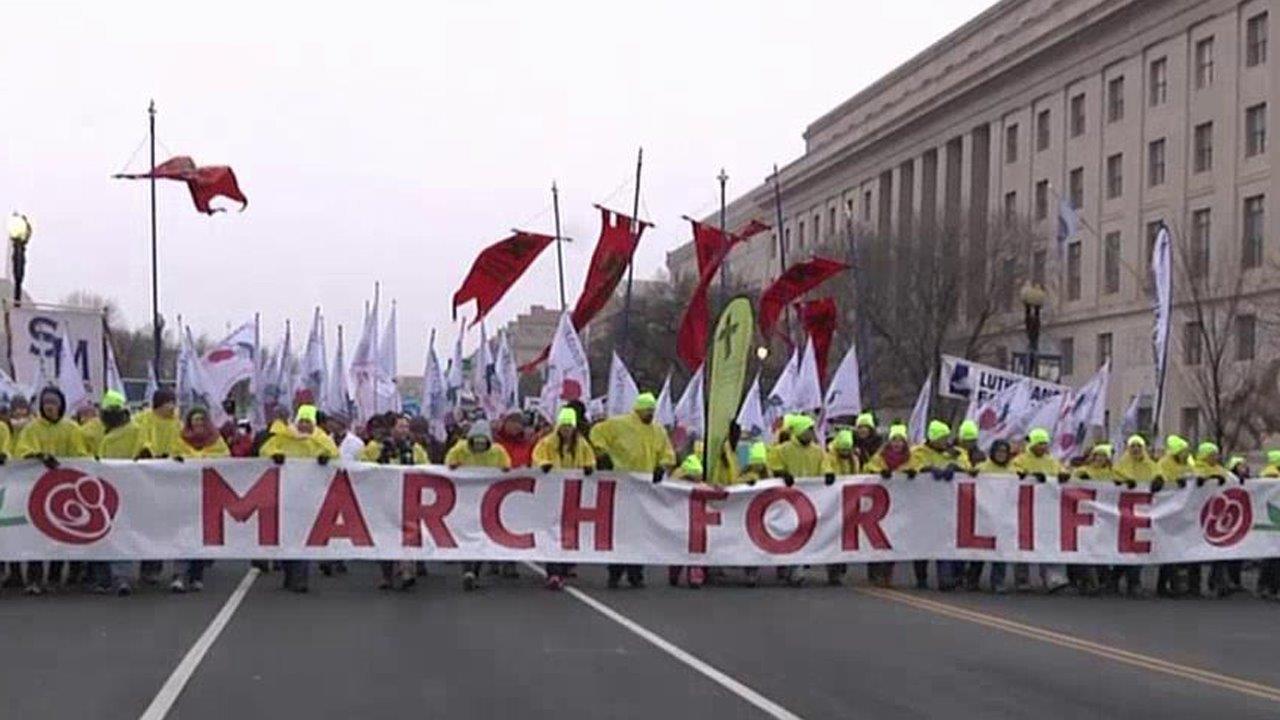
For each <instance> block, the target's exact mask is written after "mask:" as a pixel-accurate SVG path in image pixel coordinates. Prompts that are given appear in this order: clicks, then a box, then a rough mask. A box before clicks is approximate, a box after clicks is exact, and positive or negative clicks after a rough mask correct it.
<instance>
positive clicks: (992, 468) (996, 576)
mask: <svg viewBox="0 0 1280 720" xmlns="http://www.w3.org/2000/svg"><path fill="white" fill-rule="evenodd" d="M987 450H988V452H987V453H986V459H984V460H983V461H982V462H980V463H978V466H977V467H976V468H975V470H977V471H978V475H979V476H982V475H1013V474H1014V472H1013V466H1012V463H1013V449H1012V447H1011V446H1010V445H1009V441H1008V440H993V441H992V442H991V446H990V447H989V448H988V449H987ZM1008 573H1009V563H1002V562H993V563H991V577H990V583H991V592H993V593H996V594H1000V595H1003V594H1004V593H1007V592H1009V589H1010V588H1009V586H1008V585H1006V584H1005V578H1006V577H1007V576H1008ZM1013 577H1014V582H1015V584H1019V583H1020V584H1021V585H1023V586H1025V585H1026V584H1027V566H1026V564H1025V563H1015V564H1014V566H1013ZM981 579H982V563H980V562H971V563H967V564H966V566H965V582H966V584H967V585H968V586H969V588H970V589H974V590H976V589H978V584H979V582H980V581H981Z"/></svg>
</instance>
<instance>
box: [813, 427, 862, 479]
mask: <svg viewBox="0 0 1280 720" xmlns="http://www.w3.org/2000/svg"><path fill="white" fill-rule="evenodd" d="M860 471H861V469H860V467H859V465H858V453H857V452H856V450H855V448H854V446H853V431H852V430H841V431H840V432H838V433H836V436H835V437H834V438H832V440H831V442H830V443H829V444H828V445H827V452H826V455H825V456H823V458H822V472H823V475H824V478H823V479H824V480H826V482H827V484H828V485H830V484H832V483H834V482H835V479H836V476H838V475H857V474H858V473H859V472H860Z"/></svg>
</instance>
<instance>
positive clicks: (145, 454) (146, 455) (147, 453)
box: [134, 448, 152, 460]
mask: <svg viewBox="0 0 1280 720" xmlns="http://www.w3.org/2000/svg"><path fill="white" fill-rule="evenodd" d="M151 457H152V455H151V448H142V449H141V450H139V451H138V457H136V458H134V459H135V460H150V459H151Z"/></svg>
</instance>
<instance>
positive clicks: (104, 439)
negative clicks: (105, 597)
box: [88, 390, 151, 596]
mask: <svg viewBox="0 0 1280 720" xmlns="http://www.w3.org/2000/svg"><path fill="white" fill-rule="evenodd" d="M100 419H101V421H102V435H101V436H100V437H99V438H98V440H97V443H96V445H94V446H93V447H92V448H91V451H92V453H93V455H94V457H97V458H100V459H103V460H138V459H143V458H149V457H151V448H150V447H149V445H148V442H149V439H148V437H147V432H146V431H145V430H143V429H142V428H140V427H138V424H137V423H135V422H132V421H131V420H130V418H129V410H128V409H127V408H126V407H125V397H124V395H121V394H120V393H118V392H115V391H114V390H108V391H107V392H106V393H105V394H104V395H103V396H102V414H101V416H100ZM129 566H130V563H129V561H127V560H124V561H116V562H91V563H89V568H88V569H89V574H90V577H91V578H92V582H93V589H94V592H96V593H99V594H105V593H109V592H115V593H116V594H117V595H121V596H124V595H129V594H130V593H132V592H133V586H132V585H131V584H130V583H129V576H130V574H131V573H130V570H129Z"/></svg>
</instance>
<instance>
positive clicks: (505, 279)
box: [453, 230, 555, 326]
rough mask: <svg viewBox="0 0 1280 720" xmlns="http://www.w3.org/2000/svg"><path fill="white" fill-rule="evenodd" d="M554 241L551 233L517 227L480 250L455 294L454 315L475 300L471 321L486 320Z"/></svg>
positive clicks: (473, 324)
mask: <svg viewBox="0 0 1280 720" xmlns="http://www.w3.org/2000/svg"><path fill="white" fill-rule="evenodd" d="M554 241H555V238H554V237H552V236H551V235H540V234H538V233H531V232H524V231H522V230H516V231H515V234H513V235H512V236H511V237H509V238H506V239H504V240H499V241H498V242H496V243H494V244H492V245H490V246H489V247H487V248H485V249H484V250H481V251H480V254H479V255H478V256H477V257H476V261H475V263H474V264H473V265H472V266H471V272H469V273H467V277H466V279H465V280H463V281H462V287H460V288H458V291H457V292H456V293H454V294H453V318H454V319H455V320H457V319H458V306H459V305H463V304H465V303H467V302H468V301H470V300H475V301H476V310H477V313H476V318H475V319H474V320H472V321H471V325H472V326H475V325H476V324H477V323H479V322H480V321H481V320H483V319H484V316H485V315H488V314H489V310H491V309H492V308H493V306H494V305H497V304H498V301H499V300H501V299H502V296H503V295H504V294H506V292H507V290H508V289H510V288H511V286H512V285H514V284H515V282H516V280H519V279H520V276H521V275H523V274H524V271H525V270H527V269H529V265H530V264H532V263H533V261H534V260H536V259H537V257H538V255H540V254H541V253H542V251H543V250H545V249H547V246H548V245H550V244H551V243H552V242H554Z"/></svg>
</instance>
